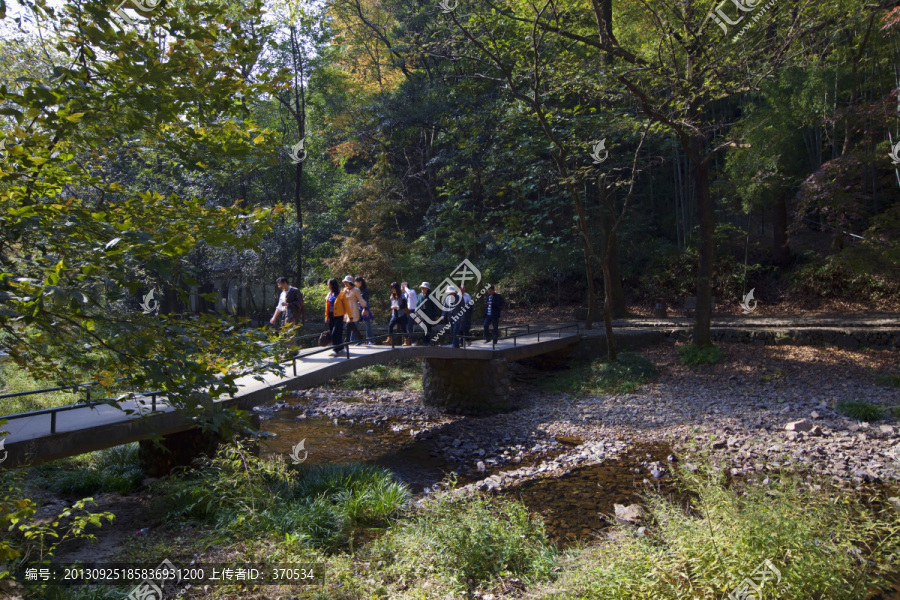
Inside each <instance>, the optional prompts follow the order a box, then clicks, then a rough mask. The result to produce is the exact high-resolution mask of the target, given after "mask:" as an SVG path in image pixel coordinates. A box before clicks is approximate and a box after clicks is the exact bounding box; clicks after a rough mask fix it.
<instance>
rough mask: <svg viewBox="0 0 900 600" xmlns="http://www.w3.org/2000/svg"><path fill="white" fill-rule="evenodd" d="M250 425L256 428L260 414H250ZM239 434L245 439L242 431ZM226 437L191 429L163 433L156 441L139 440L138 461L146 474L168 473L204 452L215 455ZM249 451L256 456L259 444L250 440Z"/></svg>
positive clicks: (159, 474) (186, 464) (158, 474)
mask: <svg viewBox="0 0 900 600" xmlns="http://www.w3.org/2000/svg"><path fill="white" fill-rule="evenodd" d="M251 426H252V427H254V428H256V429H258V428H259V417H258V416H257V415H255V414H254V415H252V417H251ZM239 437H241V438H246V437H247V436H246V435H244V434H241V435H240V436H239ZM226 441H227V440H226V439H225V437H224V436H222V435H219V434H215V433H207V432H204V431H203V430H202V429H199V428H194V429H188V430H187V431H179V432H178V433H172V434H169V435H166V436H163V439H162V440H161V441H160V443H159V444H157V443H155V442H153V440H141V441H140V442H139V446H138V463H139V464H140V465H141V469H142V470H143V471H144V473H145V474H146V475H147V477H162V476H164V475H168V474H169V473H171V472H172V470H173V469H175V468H176V467H189V466H191V465H192V463H193V461H194V460H195V459H197V458H200V457H201V456H203V455H206V456H208V457H210V458H212V457H213V456H215V455H216V451H217V450H218V449H219V445H220V444H222V443H225V442H226ZM249 446H250V452H251V453H253V454H255V455H258V454H259V446H258V445H257V444H255V443H251V444H250V445H249Z"/></svg>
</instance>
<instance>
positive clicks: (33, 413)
mask: <svg viewBox="0 0 900 600" xmlns="http://www.w3.org/2000/svg"><path fill="white" fill-rule="evenodd" d="M163 393H164V391H163V390H156V391H154V392H144V393H140V394H134V393H133V394H130V396H129V398H105V399H103V400H94V401H93V402H92V401H85V402H80V403H78V404H69V405H66V406H54V407H51V408H43V409H41V410H31V411H28V412H23V413H15V414H12V415H0V419H5V420H7V421H9V420H12V419H23V418H25V417H34V416H37V415H50V433H51V434H52V433H56V413H60V412H65V411H67V410H75V409H76V408H93V407H95V406H98V405H100V404H106V405H107V406H112V402H116V403H119V402H121V401H122V400H126V399H134V398H139V397H142V396H150V410H151V411H153V412H156V397H157V396H160V395H162V394H163Z"/></svg>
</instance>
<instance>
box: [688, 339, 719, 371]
mask: <svg viewBox="0 0 900 600" xmlns="http://www.w3.org/2000/svg"><path fill="white" fill-rule="evenodd" d="M678 356H679V358H680V359H681V364H683V365H691V366H696V365H714V364H716V363H717V362H719V361H720V360H722V358H724V356H725V353H724V352H722V349H721V348H719V347H718V346H705V347H702V348H701V347H700V346H696V345H694V344H687V345H684V346H681V347H679V348H678Z"/></svg>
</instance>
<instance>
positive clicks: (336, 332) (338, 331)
mask: <svg viewBox="0 0 900 600" xmlns="http://www.w3.org/2000/svg"><path fill="white" fill-rule="evenodd" d="M328 326H329V327H330V328H331V345H332V346H337V345H338V344H340V343H341V341H342V340H343V339H344V317H332V318H331V319H329V321H328Z"/></svg>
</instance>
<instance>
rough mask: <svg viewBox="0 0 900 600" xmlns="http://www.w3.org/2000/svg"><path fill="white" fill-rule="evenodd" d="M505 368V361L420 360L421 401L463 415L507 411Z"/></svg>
mask: <svg viewBox="0 0 900 600" xmlns="http://www.w3.org/2000/svg"><path fill="white" fill-rule="evenodd" d="M507 368H508V367H507V362H506V359H505V358H496V359H492V360H476V359H465V358H453V359H446V358H426V359H424V360H423V361H422V391H423V393H422V395H423V402H424V404H425V405H426V406H434V407H437V408H440V409H441V410H444V411H446V412H448V413H457V414H465V415H487V414H493V413H498V412H503V411H507V410H509V409H510V398H509V374H508V370H507Z"/></svg>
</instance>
